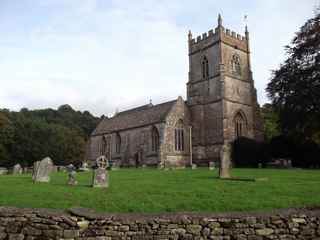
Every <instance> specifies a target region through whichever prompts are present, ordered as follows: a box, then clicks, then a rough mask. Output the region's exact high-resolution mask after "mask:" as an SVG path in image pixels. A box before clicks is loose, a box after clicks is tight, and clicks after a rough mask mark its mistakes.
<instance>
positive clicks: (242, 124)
mask: <svg viewBox="0 0 320 240" xmlns="http://www.w3.org/2000/svg"><path fill="white" fill-rule="evenodd" d="M246 125H247V124H246V120H245V117H244V116H243V114H241V113H240V112H238V113H237V114H236V115H235V117H234V132H235V136H236V138H239V137H243V136H245V134H246V128H247V126H246Z"/></svg>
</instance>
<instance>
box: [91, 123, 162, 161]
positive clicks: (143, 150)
mask: <svg viewBox="0 0 320 240" xmlns="http://www.w3.org/2000/svg"><path fill="white" fill-rule="evenodd" d="M164 126H165V123H158V124H155V125H148V126H144V127H140V128H134V129H129V130H124V131H120V132H117V133H111V134H105V135H99V136H93V137H91V153H90V161H91V162H93V161H95V159H96V158H97V157H98V156H100V155H103V154H104V155H106V156H107V157H108V158H109V157H110V155H111V162H112V163H113V164H114V165H117V166H126V167H129V166H131V167H133V166H142V165H149V166H151V165H152V166H157V165H158V164H159V162H160V153H159V151H158V152H155V151H152V147H151V141H152V139H151V136H152V135H151V134H152V129H153V127H155V128H156V129H157V130H158V133H159V140H160V145H161V142H163V135H164V134H163V133H164ZM117 135H118V136H120V139H121V144H120V152H117V147H116V138H117ZM103 136H104V137H105V138H106V139H108V138H110V139H111V144H110V146H111V151H110V150H109V147H108V146H107V147H106V148H103V147H102V144H103V140H102V138H103ZM103 149H105V150H106V151H105V152H103Z"/></svg>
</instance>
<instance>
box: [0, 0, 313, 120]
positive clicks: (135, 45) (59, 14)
mask: <svg viewBox="0 0 320 240" xmlns="http://www.w3.org/2000/svg"><path fill="white" fill-rule="evenodd" d="M26 2H27V3H29V5H28V4H26V9H29V8H30V9H32V10H33V11H34V13H33V14H34V15H32V16H30V18H22V19H20V20H19V21H20V22H19V21H18V20H17V22H16V21H13V20H15V19H14V17H15V16H11V17H10V14H6V15H9V17H7V19H3V20H4V21H3V22H5V23H7V24H9V23H10V22H12V24H13V25H12V26H11V27H12V31H10V32H3V31H4V29H8V26H4V25H3V26H2V27H1V23H0V33H1V35H2V36H3V38H2V40H0V52H1V54H2V57H0V69H1V75H0V81H1V89H0V107H6V108H11V109H16V110H17V109H19V108H21V107H28V108H41V107H57V106H59V105H61V104H64V103H68V104H70V105H72V106H74V107H75V108H77V109H81V110H89V111H90V112H93V113H95V114H98V115H100V114H110V113H112V112H114V111H115V109H116V108H119V109H120V110H122V109H126V108H129V107H133V106H135V105H139V104H145V103H147V102H148V101H149V99H150V98H152V99H153V102H154V103H157V102H159V101H165V100H171V99H174V98H176V97H177V96H178V95H182V96H183V97H185V84H186V82H187V73H188V57H187V39H186V33H187V30H188V29H189V28H192V30H195V31H198V30H199V29H201V30H202V31H203V32H204V31H207V30H208V29H210V28H213V27H214V25H215V23H216V15H217V13H218V11H219V10H220V9H225V10H224V12H223V14H224V19H225V22H226V24H227V25H228V27H230V28H232V29H235V30H240V29H241V31H242V30H243V23H242V21H241V19H242V16H243V14H244V13H247V14H248V15H249V23H250V31H251V36H252V38H251V39H252V41H251V45H252V63H253V64H252V65H253V71H254V76H255V80H256V86H257V88H258V94H259V99H260V101H261V102H265V101H266V97H265V93H264V88H265V86H266V83H267V81H268V78H269V76H270V72H269V70H270V69H273V68H275V67H277V65H278V64H279V63H280V62H281V60H282V59H283V45H285V44H288V43H289V41H290V39H291V38H292V37H293V33H294V31H296V30H297V29H298V27H299V26H300V25H302V24H303V22H304V21H305V20H306V19H307V18H308V17H311V14H312V13H311V9H312V6H311V5H312V4H313V3H315V2H316V1H313V0H309V4H308V3H307V2H308V0H307V1H289V0H283V1H276V0H273V1H249V3H247V5H240V4H239V6H238V8H239V9H236V10H235V9H234V8H233V7H232V6H234V3H232V1H226V2H225V3H221V4H220V5H219V6H218V7H217V2H211V1H208V2H203V3H202V4H201V6H202V7H200V6H199V5H198V4H195V2H194V1H184V2H182V1H168V0H165V1H155V0H149V1H147V0H144V1H139V2H137V1H129V0H125V1H116V0H114V1H98V0H96V1H94V0H74V1H72V0H70V1H64V0H46V1H42V0H38V1H32V2H29V1H27V0H26ZM27 6H29V8H27ZM8 11H9V10H8ZM26 11H27V10H26ZM246 11H248V12H246ZM14 14H18V13H13V12H12V15H14ZM207 14H209V15H210V16H209V15H207ZM22 15H23V14H22ZM235 16H239V17H235ZM229 19H230V20H229ZM238 19H239V20H238ZM0 20H1V19H0ZM237 20H238V22H237ZM21 21H26V22H25V23H24V22H21ZM19 24H25V26H26V27H24V28H22V29H20V25H19ZM5 33H6V34H5Z"/></svg>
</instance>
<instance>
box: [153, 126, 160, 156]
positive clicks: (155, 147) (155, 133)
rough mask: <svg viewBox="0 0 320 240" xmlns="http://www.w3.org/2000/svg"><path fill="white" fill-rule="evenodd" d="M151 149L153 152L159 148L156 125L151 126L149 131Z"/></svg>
mask: <svg viewBox="0 0 320 240" xmlns="http://www.w3.org/2000/svg"><path fill="white" fill-rule="evenodd" d="M151 150H152V151H153V152H157V151H158V150H159V132H158V129H157V128H156V127H153V128H152V132H151Z"/></svg>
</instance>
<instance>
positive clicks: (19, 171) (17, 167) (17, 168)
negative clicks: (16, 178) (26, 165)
mask: <svg viewBox="0 0 320 240" xmlns="http://www.w3.org/2000/svg"><path fill="white" fill-rule="evenodd" d="M22 170H23V169H22V167H21V165H20V164H19V163H17V164H16V165H14V166H13V169H12V174H14V175H16V174H22Z"/></svg>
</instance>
